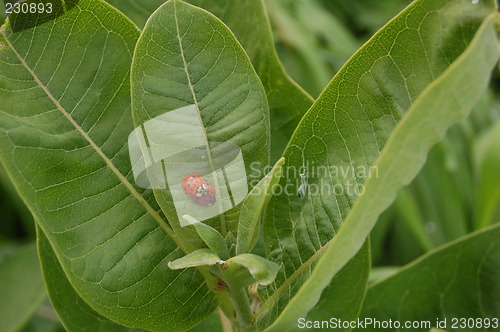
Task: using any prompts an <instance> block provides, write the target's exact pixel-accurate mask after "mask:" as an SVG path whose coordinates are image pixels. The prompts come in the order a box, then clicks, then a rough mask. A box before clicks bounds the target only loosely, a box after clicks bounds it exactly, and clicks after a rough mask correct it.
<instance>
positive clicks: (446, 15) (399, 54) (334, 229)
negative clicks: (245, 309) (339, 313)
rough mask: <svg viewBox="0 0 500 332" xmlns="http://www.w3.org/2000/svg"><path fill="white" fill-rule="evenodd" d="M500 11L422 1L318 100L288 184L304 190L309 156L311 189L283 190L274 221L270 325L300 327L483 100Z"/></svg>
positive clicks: (301, 134) (486, 5) (295, 145)
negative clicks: (278, 267)
mask: <svg viewBox="0 0 500 332" xmlns="http://www.w3.org/2000/svg"><path fill="white" fill-rule="evenodd" d="M495 11H496V8H495V4H494V2H493V1H482V2H481V3H480V4H478V5H473V4H471V3H470V2H469V1H447V0H441V1H434V0H433V1H428V0H424V1H416V2H413V3H412V4H411V5H410V6H409V7H408V8H407V9H406V10H405V11H403V12H402V13H401V14H400V15H398V16H397V17H396V18H395V19H393V20H392V21H391V22H389V23H388V25H386V26H385V27H384V28H383V29H381V30H380V31H379V32H378V33H377V34H376V35H375V36H374V37H373V38H372V39H371V40H370V41H369V42H368V43H367V44H366V45H365V46H363V47H362V48H361V49H360V50H359V51H358V52H357V53H356V54H355V55H354V56H353V57H352V58H351V60H350V61H349V62H348V63H347V64H346V65H345V66H344V67H343V68H342V69H341V70H340V72H339V73H338V74H337V75H336V76H335V77H334V79H333V80H332V82H331V83H330V84H329V86H328V87H327V89H326V90H325V91H324V92H323V93H322V95H321V96H320V98H319V99H318V100H317V101H316V103H315V105H314V106H313V107H312V108H311V109H310V110H309V111H308V113H307V114H306V116H305V117H304V119H303V120H302V121H301V123H300V125H299V127H298V128H297V131H296V132H295V134H294V136H293V138H292V140H291V142H290V144H289V147H288V148H287V150H286V152H285V155H284V156H285V158H286V161H287V162H286V164H285V165H284V170H287V168H288V170H291V171H289V172H288V173H289V174H291V175H289V176H288V177H287V176H285V177H284V178H283V179H282V182H281V183H282V184H286V181H291V182H292V183H295V188H296V189H298V188H299V186H300V185H301V184H302V183H304V181H303V179H302V177H300V176H299V174H300V172H297V171H295V172H293V171H292V170H297V169H298V168H299V167H305V168H306V169H308V179H307V182H308V183H309V194H308V196H307V199H300V198H299V197H297V195H293V193H292V194H283V195H281V196H275V197H274V198H273V199H272V200H271V202H270V203H269V205H268V210H267V214H266V218H267V220H266V221H265V222H264V225H265V229H264V234H266V243H267V248H269V255H270V258H271V259H272V260H274V261H277V262H283V265H284V269H283V270H282V271H281V272H280V273H279V274H278V277H277V279H276V282H275V284H274V285H273V287H271V288H269V290H268V291H267V294H263V297H264V299H265V302H264V305H263V306H262V307H261V312H260V313H259V320H260V325H261V326H266V325H268V324H270V323H271V322H273V321H274V320H275V319H276V317H277V316H279V318H278V320H277V321H275V322H274V324H273V325H272V327H271V328H270V330H283V329H286V328H289V327H290V326H293V325H294V324H295V322H296V320H297V319H298V318H299V317H304V316H305V315H306V313H307V312H308V311H309V310H310V309H311V308H312V307H314V305H315V304H316V303H317V301H318V300H319V298H320V295H321V291H322V290H323V289H324V287H326V286H327V285H328V284H329V283H330V280H331V278H332V277H333V276H334V275H335V274H336V273H337V272H339V271H340V269H341V268H342V267H343V266H344V265H345V264H346V263H347V262H348V261H349V260H350V259H351V258H352V257H353V256H354V255H355V254H356V252H357V251H358V250H359V248H361V246H362V244H363V242H364V239H365V238H366V236H367V235H368V234H369V232H370V230H371V229H372V227H373V225H374V224H375V221H376V220H377V217H378V216H379V214H380V213H381V212H382V211H383V210H384V209H385V208H386V207H387V206H388V205H389V204H390V203H391V202H392V200H393V199H394V196H395V194H396V192H397V190H398V189H400V188H401V187H402V186H404V185H405V184H407V183H408V182H409V181H410V180H411V179H412V178H413V177H414V176H415V174H416V173H417V171H418V170H419V168H420V167H421V165H422V163H423V161H424V160H425V156H426V153H427V152H428V150H429V149H430V147H431V146H432V145H433V144H435V143H436V142H437V141H439V140H440V139H441V138H442V137H443V135H444V132H445V131H446V129H447V128H448V127H449V126H451V125H452V124H453V123H455V122H457V121H458V120H459V119H461V118H463V117H465V116H466V114H467V113H468V112H469V110H470V109H471V108H472V107H473V106H474V103H475V102H476V101H477V100H478V99H479V96H480V95H481V93H482V92H483V91H484V89H485V88H486V85H487V83H488V80H489V77H490V71H491V69H492V68H493V66H494V64H495V63H496V61H497V60H498V56H499V47H498V46H499V45H498V39H497V35H496V31H495V23H496V19H497V18H496V14H492V13H494V12H495ZM490 14H491V15H490ZM489 15H490V16H489ZM458 18H463V19H458ZM483 21H484V24H483ZM481 24H482V25H481ZM438 27H439V28H438ZM437 31H439V33H436V32H437ZM410 49H411V50H412V51H411V52H409V50H410ZM450 96H451V97H450ZM407 111H408V112H407ZM320 166H321V168H320ZM373 166H376V168H374V167H373ZM346 170H347V171H349V172H347V171H346ZM286 173H287V172H286V171H285V174H286ZM370 175H371V176H370ZM365 179H366V180H365ZM361 185H362V187H359V186H361ZM356 186H358V188H359V190H358V191H356V190H355V189H353V188H356ZM349 188H351V191H350V192H349ZM363 188H364V190H363ZM336 190H337V191H336ZM360 192H363V195H359V193H360ZM318 193H321V195H318ZM358 196H359V197H358ZM341 225H342V227H340V226H341ZM332 238H333V239H332ZM320 256H321V258H320V259H319V260H318V258H319V257H320ZM316 262H317V265H316V266H315V263H316ZM311 270H312V273H311ZM309 276H310V277H309ZM307 277H309V279H308V280H307V281H305V280H306V278H307Z"/></svg>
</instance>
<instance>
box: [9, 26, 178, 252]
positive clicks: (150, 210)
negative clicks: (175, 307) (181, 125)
mask: <svg viewBox="0 0 500 332" xmlns="http://www.w3.org/2000/svg"><path fill="white" fill-rule="evenodd" d="M0 34H2V36H3V39H4V40H5V42H6V43H7V45H8V46H9V48H10V49H11V50H12V52H13V53H14V54H15V56H16V57H17V58H18V59H19V61H20V62H21V64H22V66H23V67H24V68H25V69H26V70H27V71H28V73H29V74H30V75H31V76H32V77H33V79H34V80H35V82H36V83H37V85H38V86H39V87H40V88H41V89H42V90H43V91H44V92H45V94H46V95H47V97H48V98H49V99H50V100H51V101H52V102H53V103H54V105H55V106H56V108H57V109H58V110H59V111H60V112H61V113H62V114H63V116H64V117H65V118H66V119H67V120H68V121H69V122H70V123H71V124H72V125H73V127H74V128H75V129H76V130H77V131H78V132H79V133H80V134H81V135H82V137H83V138H84V139H85V140H86V141H87V142H88V143H89V144H90V146H91V147H92V148H93V149H94V150H95V152H97V154H98V155H99V156H100V157H101V158H102V160H103V161H104V162H105V163H106V165H107V166H108V167H109V169H110V170H111V171H112V172H113V173H114V174H115V175H116V177H117V178H118V179H119V180H120V182H121V183H122V184H123V185H124V186H125V188H127V190H128V191H129V192H130V194H131V195H132V196H133V197H134V198H135V199H136V200H137V201H138V202H139V204H140V205H142V206H143V207H144V209H145V210H146V211H147V212H148V213H149V214H150V215H151V217H152V218H153V219H154V220H155V221H156V222H157V223H158V225H159V226H160V227H161V228H162V229H163V230H164V231H165V233H167V235H168V236H169V237H170V238H171V239H172V240H173V241H174V242H175V244H177V246H178V247H179V248H181V249H182V250H183V251H184V252H187V249H186V248H185V246H184V245H183V243H182V242H181V241H179V240H178V238H177V236H176V234H175V232H174V231H173V230H172V229H171V228H170V227H169V226H168V225H167V224H166V223H165V221H164V220H163V218H162V217H161V216H160V215H159V214H158V212H157V211H155V210H154V209H153V207H152V206H151V205H150V204H149V203H148V202H147V201H146V200H145V199H144V197H142V195H141V194H140V193H139V192H138V191H137V190H136V189H135V188H134V187H133V185H132V184H131V183H130V182H129V181H128V180H127V178H126V177H125V176H124V175H123V174H122V173H121V172H120V171H119V170H118V168H117V167H116V166H115V165H114V164H113V162H112V161H111V159H109V158H108V157H107V156H106V154H104V152H103V151H102V150H101V148H100V147H99V146H98V145H97V144H96V143H95V142H94V140H93V139H92V138H91V137H90V136H89V135H88V134H87V133H86V132H85V131H84V130H83V128H82V127H81V126H80V125H79V124H78V123H77V122H76V121H75V119H73V118H72V117H71V115H70V114H69V113H68V112H67V111H66V109H65V108H64V107H63V106H62V105H61V103H60V102H59V101H58V100H57V99H56V98H55V97H54V95H53V94H52V93H51V92H50V90H49V89H48V88H47V86H46V85H45V84H44V83H43V82H42V81H41V79H40V78H39V77H38V75H37V74H36V73H35V72H34V71H33V69H31V67H30V66H29V65H28V64H27V63H26V61H25V60H24V59H23V58H22V57H21V55H20V54H19V53H18V52H17V51H16V49H15V48H14V45H12V43H11V42H10V40H9V38H8V37H7V35H6V34H5V31H4V30H3V29H0Z"/></svg>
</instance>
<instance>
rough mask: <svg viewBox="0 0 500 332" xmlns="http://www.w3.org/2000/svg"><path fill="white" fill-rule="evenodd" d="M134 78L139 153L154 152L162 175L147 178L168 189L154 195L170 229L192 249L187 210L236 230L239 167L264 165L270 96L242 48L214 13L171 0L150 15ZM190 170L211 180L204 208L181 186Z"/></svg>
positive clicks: (245, 188)
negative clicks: (210, 197) (211, 196)
mask: <svg viewBox="0 0 500 332" xmlns="http://www.w3.org/2000/svg"><path fill="white" fill-rule="evenodd" d="M131 82H132V86H131V91H132V108H133V116H134V122H135V124H136V126H137V127H138V128H139V129H138V130H139V133H140V135H144V137H145V140H146V142H147V143H146V144H148V145H147V148H143V150H142V153H143V154H147V151H146V150H151V151H152V153H153V154H155V155H154V156H153V158H154V159H155V161H157V163H156V164H157V165H160V163H161V166H160V167H161V170H160V172H164V173H165V175H163V174H161V175H162V178H159V179H156V178H152V176H151V174H149V180H150V181H151V182H153V181H157V182H158V185H164V187H165V188H167V189H168V190H164V189H161V188H159V189H157V190H155V196H156V199H157V201H158V203H159V205H160V206H161V208H162V209H163V212H164V213H165V214H166V216H167V217H168V220H169V221H170V224H171V225H172V227H173V228H174V229H175V230H176V232H177V233H178V234H179V237H180V238H181V239H182V240H183V241H185V242H189V243H190V245H193V246H194V247H195V246H196V245H197V244H196V243H195V242H194V241H193V240H192V239H194V238H195V236H193V234H196V232H195V230H194V229H193V227H191V226H189V227H181V225H182V224H180V223H179V221H182V219H181V218H182V215H184V214H189V215H191V216H193V217H194V218H195V219H197V220H200V221H203V222H207V223H209V224H210V225H212V226H213V227H215V228H217V229H219V230H220V232H221V234H222V235H223V236H225V235H226V234H227V232H228V231H232V232H234V231H235V230H236V228H237V221H238V217H239V205H240V204H239V203H241V201H242V200H243V199H244V197H245V196H246V194H247V193H248V185H247V179H246V176H245V175H244V174H243V176H242V177H240V174H239V173H238V169H241V168H242V170H243V171H244V172H245V173H246V174H250V173H251V172H250V171H251V170H252V169H254V168H255V167H256V165H260V167H259V166H257V169H261V168H263V167H264V166H265V165H267V164H268V159H269V148H270V146H269V144H270V137H269V111H268V106H267V100H266V95H265V92H264V89H263V87H262V84H261V83H260V80H259V78H258V76H257V74H256V73H255V71H254V69H253V67H252V65H251V63H250V60H249V59H248V57H247V55H246V54H245V52H244V51H243V49H242V48H241V46H240V45H239V44H238V42H237V41H236V39H235V38H234V36H233V35H232V33H231V32H230V31H229V30H228V29H227V27H226V26H225V25H224V24H223V23H222V22H221V21H220V20H219V19H217V18H216V17H215V16H213V15H211V14H210V13H208V12H206V11H204V10H202V9H200V8H197V7H194V6H192V5H189V4H186V3H184V2H181V1H177V0H172V1H169V2H167V3H165V4H164V5H163V6H162V7H160V8H159V9H158V10H157V11H156V12H155V13H154V14H153V16H151V18H150V19H149V20H148V23H147V25H146V27H145V28H144V31H143V33H142V35H141V37H140V38H139V41H138V43H137V47H136V49H135V53H134V61H133V64H132V74H131ZM160 119H161V120H160ZM157 133H160V134H157ZM139 139H142V138H139ZM221 146H222V147H221ZM200 154H201V157H199V155H200ZM233 154H234V155H235V156H233ZM238 154H239V155H240V156H242V160H241V161H238V158H239V157H238V156H236V155H238ZM145 158H146V157H145ZM203 158H204V159H203ZM227 165H229V166H227ZM151 167H154V165H152V166H151ZM251 167H252V168H251ZM190 173H195V174H202V175H203V176H204V177H205V178H206V179H207V180H208V181H209V182H210V183H211V184H212V185H213V187H214V188H215V193H216V198H217V199H216V202H215V204H214V205H213V206H200V205H199V204H197V203H195V202H193V201H191V199H190V198H188V197H186V195H185V194H184V193H183V192H182V190H181V181H182V179H183V177H184V176H186V175H188V174H190ZM262 176H263V174H262V175H259V176H258V177H257V179H259V178H261V177H262ZM233 184H236V185H235V186H233ZM152 185H153V186H154V185H155V184H154V183H152ZM241 185H242V186H241ZM226 186H228V187H230V189H227V190H226ZM160 187H161V186H160ZM241 187H242V188H241ZM223 190H226V191H227V196H224V195H225V194H226V193H225V192H224V191H223ZM177 192H179V193H178V194H177ZM241 192H243V196H242V195H241ZM176 195H177V196H176ZM238 196H239V197H240V199H238ZM183 200H187V202H185V201H183ZM181 211H183V212H181ZM210 216H212V217H211V218H207V217H210ZM179 217H181V218H179ZM200 218H203V219H200ZM179 219H181V220H179Z"/></svg>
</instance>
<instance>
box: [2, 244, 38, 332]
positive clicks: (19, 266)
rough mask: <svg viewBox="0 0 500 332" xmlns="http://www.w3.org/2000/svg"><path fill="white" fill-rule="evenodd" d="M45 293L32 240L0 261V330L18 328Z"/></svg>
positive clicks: (32, 312) (8, 330)
mask: <svg viewBox="0 0 500 332" xmlns="http://www.w3.org/2000/svg"><path fill="white" fill-rule="evenodd" d="M46 296H47V295H46V292H45V285H44V284H43V278H42V272H41V271H40V264H39V263H38V256H37V254H36V246H35V244H34V243H33V244H27V245H24V246H22V247H19V248H17V249H16V250H15V251H14V252H12V253H11V254H10V255H8V256H7V257H5V258H3V259H2V260H1V261H0V299H2V300H1V301H0V322H2V323H1V324H0V331H2V332H13V331H18V330H19V329H20V328H21V327H22V326H23V325H24V324H25V323H26V322H27V320H28V319H29V318H30V317H31V316H32V315H33V314H34V313H35V311H36V310H37V309H38V307H40V305H41V304H42V302H43V300H45V298H46Z"/></svg>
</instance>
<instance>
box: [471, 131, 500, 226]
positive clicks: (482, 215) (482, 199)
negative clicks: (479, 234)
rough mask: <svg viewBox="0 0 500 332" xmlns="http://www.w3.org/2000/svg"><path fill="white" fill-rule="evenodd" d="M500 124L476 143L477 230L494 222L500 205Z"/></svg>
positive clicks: (475, 210) (475, 205)
mask: <svg viewBox="0 0 500 332" xmlns="http://www.w3.org/2000/svg"><path fill="white" fill-rule="evenodd" d="M498 151H500V122H497V123H496V124H495V125H494V126H493V127H492V128H491V129H490V130H489V131H488V132H487V133H485V134H484V135H483V136H482V137H480V139H479V140H478V141H477V142H476V145H475V151H474V152H475V155H474V159H475V160H474V161H475V166H476V167H475V168H476V176H477V182H478V184H477V188H476V195H475V202H474V203H475V204H474V213H475V219H474V220H476V229H480V228H482V227H486V226H487V225H489V223H490V222H494V221H497V220H494V218H495V216H497V215H498V211H499V210H498V206H499V205H500V177H499V176H498V170H499V169H500V154H499V153H498Z"/></svg>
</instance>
